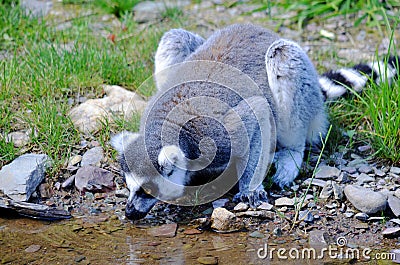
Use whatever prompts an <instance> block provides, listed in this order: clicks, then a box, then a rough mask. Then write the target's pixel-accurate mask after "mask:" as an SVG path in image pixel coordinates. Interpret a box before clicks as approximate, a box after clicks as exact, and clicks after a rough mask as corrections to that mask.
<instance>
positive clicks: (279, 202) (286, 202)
mask: <svg viewBox="0 0 400 265" xmlns="http://www.w3.org/2000/svg"><path fill="white" fill-rule="evenodd" d="M293 205H294V199H290V198H287V197H282V198H278V199H276V200H275V207H280V206H293Z"/></svg>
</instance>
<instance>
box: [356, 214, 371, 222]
mask: <svg viewBox="0 0 400 265" xmlns="http://www.w3.org/2000/svg"><path fill="white" fill-rule="evenodd" d="M354 218H356V219H357V220H360V221H363V222H366V221H368V218H369V216H368V214H366V213H357V214H356V215H355V216H354Z"/></svg>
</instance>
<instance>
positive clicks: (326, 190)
mask: <svg viewBox="0 0 400 265" xmlns="http://www.w3.org/2000/svg"><path fill="white" fill-rule="evenodd" d="M332 193H333V188H332V180H328V181H327V182H326V184H325V186H324V187H323V188H322V190H321V193H320V194H319V198H320V199H322V200H326V199H328V198H329V197H330V196H331V195H332Z"/></svg>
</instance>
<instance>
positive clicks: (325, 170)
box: [315, 166, 340, 179]
mask: <svg viewBox="0 0 400 265" xmlns="http://www.w3.org/2000/svg"><path fill="white" fill-rule="evenodd" d="M339 174H340V169H337V168H336V167H330V166H320V167H318V169H317V173H316V174H315V177H316V178H317V179H333V178H336V177H338V176H339Z"/></svg>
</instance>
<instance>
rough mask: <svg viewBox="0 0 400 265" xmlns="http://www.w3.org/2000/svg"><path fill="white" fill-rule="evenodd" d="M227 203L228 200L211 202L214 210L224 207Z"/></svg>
mask: <svg viewBox="0 0 400 265" xmlns="http://www.w3.org/2000/svg"><path fill="white" fill-rule="evenodd" d="M227 202H229V200H228V199H218V200H215V201H213V202H212V206H213V208H214V209H215V208H219V207H224V206H225V204H226V203H227Z"/></svg>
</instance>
